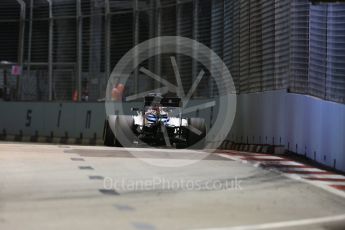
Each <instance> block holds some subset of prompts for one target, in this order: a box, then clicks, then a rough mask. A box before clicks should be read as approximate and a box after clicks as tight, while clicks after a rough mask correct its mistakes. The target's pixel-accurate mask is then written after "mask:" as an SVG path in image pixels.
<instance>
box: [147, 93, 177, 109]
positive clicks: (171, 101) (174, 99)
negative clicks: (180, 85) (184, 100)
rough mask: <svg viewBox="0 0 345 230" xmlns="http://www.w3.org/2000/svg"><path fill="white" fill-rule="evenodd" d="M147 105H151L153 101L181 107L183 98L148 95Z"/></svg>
mask: <svg viewBox="0 0 345 230" xmlns="http://www.w3.org/2000/svg"><path fill="white" fill-rule="evenodd" d="M144 101H145V106H151V105H152V104H153V103H159V104H160V105H162V106H164V107H181V98H178V97H164V98H160V97H154V96H147V97H145V99H144Z"/></svg>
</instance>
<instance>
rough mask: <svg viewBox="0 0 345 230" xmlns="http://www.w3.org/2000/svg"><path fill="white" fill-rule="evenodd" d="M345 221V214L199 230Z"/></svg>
mask: <svg viewBox="0 0 345 230" xmlns="http://www.w3.org/2000/svg"><path fill="white" fill-rule="evenodd" d="M344 220H345V214H343V215H337V216H328V217H321V218H311V219H303V220H291V221H283V222H275V223H266V224H258V225H244V226H237V227H228V228H227V227H225V228H206V229H199V230H260V229H277V228H288V227H301V226H308V225H314V224H325V223H330V222H337V221H344Z"/></svg>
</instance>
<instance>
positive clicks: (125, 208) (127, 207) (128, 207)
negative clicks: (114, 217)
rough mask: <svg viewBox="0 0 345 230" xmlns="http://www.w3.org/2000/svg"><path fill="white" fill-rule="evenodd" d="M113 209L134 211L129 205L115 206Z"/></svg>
mask: <svg viewBox="0 0 345 230" xmlns="http://www.w3.org/2000/svg"><path fill="white" fill-rule="evenodd" d="M114 207H115V208H116V209H118V210H119V211H134V208H133V207H131V206H129V205H122V204H115V205H114Z"/></svg>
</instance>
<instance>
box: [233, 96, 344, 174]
mask: <svg viewBox="0 0 345 230" xmlns="http://www.w3.org/2000/svg"><path fill="white" fill-rule="evenodd" d="M229 139H230V140H232V141H234V142H241V143H247V140H248V143H249V144H271V145H272V144H273V145H280V144H281V145H284V146H285V149H287V150H290V151H292V152H295V153H298V154H301V155H305V156H306V157H308V158H310V159H312V160H315V161H318V162H320V163H322V164H324V165H328V166H330V167H335V168H336V169H339V170H342V171H345V154H344V153H345V141H344V139H345V105H343V104H338V103H334V102H329V101H324V100H321V99H318V98H314V97H310V96H305V95H299V94H290V93H286V92H285V91H270V92H263V93H253V94H244V95H239V96H238V106H237V114H236V118H235V121H234V125H233V128H232V130H231V132H230V134H229Z"/></svg>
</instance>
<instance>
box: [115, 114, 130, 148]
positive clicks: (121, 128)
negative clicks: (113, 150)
mask: <svg viewBox="0 0 345 230" xmlns="http://www.w3.org/2000/svg"><path fill="white" fill-rule="evenodd" d="M133 131H134V118H133V117H132V116H125V115H121V116H117V118H116V122H115V146H118V147H121V146H122V147H130V146H132V145H133V141H134V139H135V135H134V132H133Z"/></svg>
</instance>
